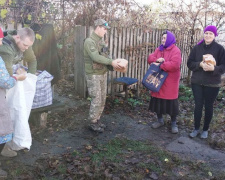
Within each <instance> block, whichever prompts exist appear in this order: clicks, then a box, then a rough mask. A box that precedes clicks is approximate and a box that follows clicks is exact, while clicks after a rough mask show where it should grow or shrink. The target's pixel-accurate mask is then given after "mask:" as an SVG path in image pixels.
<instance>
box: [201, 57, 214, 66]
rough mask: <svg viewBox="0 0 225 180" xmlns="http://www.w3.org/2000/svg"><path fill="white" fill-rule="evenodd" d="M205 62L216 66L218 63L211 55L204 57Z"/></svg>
mask: <svg viewBox="0 0 225 180" xmlns="http://www.w3.org/2000/svg"><path fill="white" fill-rule="evenodd" d="M203 62H205V63H207V64H212V65H214V66H216V61H215V59H214V57H213V56H212V55H211V54H205V55H203Z"/></svg>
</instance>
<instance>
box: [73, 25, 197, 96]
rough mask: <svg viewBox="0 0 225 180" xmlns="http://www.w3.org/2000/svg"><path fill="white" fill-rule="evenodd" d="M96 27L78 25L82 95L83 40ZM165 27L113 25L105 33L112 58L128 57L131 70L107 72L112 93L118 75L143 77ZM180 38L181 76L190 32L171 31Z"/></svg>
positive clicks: (83, 89) (77, 55)
mask: <svg viewBox="0 0 225 180" xmlns="http://www.w3.org/2000/svg"><path fill="white" fill-rule="evenodd" d="M92 31H93V28H91V27H83V26H77V27H75V46H74V47H75V63H74V64H75V67H74V70H75V72H74V74H75V89H76V91H77V93H78V95H79V96H81V97H86V95H87V89H86V82H85V72H84V59H83V42H84V39H85V38H86V37H88V36H89V35H90V34H91V32H92ZM162 32H163V30H160V29H155V30H152V31H151V32H144V31H143V30H142V29H140V28H111V30H110V31H109V32H108V34H107V36H106V39H105V40H106V41H108V45H109V51H110V56H111V57H113V58H124V59H127V60H128V62H129V64H128V71H127V72H126V73H120V72H116V71H110V72H109V73H108V89H107V91H108V93H109V94H110V93H111V88H112V86H111V82H112V80H113V79H114V78H118V77H123V76H124V77H132V78H137V79H138V80H139V84H141V80H142V78H143V76H144V74H145V72H146V71H147V69H148V67H149V65H148V63H147V58H148V55H149V54H151V53H152V52H153V51H154V50H155V49H156V48H157V47H158V46H159V45H160V44H161V36H162ZM172 32H173V33H174V34H175V36H176V40H177V46H178V47H179V48H180V49H181V52H182V65H181V78H182V79H183V78H185V77H187V74H188V69H187V66H186V63H187V58H188V55H189V53H190V36H191V35H190V32H188V31H187V32H179V31H172ZM200 38H201V37H200V35H199V33H198V34H196V35H195V38H194V41H195V42H197V41H198V40H199V39H200Z"/></svg>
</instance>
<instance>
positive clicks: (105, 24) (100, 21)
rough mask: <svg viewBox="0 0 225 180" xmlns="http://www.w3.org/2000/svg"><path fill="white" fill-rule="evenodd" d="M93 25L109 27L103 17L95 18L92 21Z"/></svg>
mask: <svg viewBox="0 0 225 180" xmlns="http://www.w3.org/2000/svg"><path fill="white" fill-rule="evenodd" d="M94 24H95V26H104V27H105V28H107V29H110V27H109V24H108V23H107V22H106V21H105V20H104V19H97V20H95V22H94Z"/></svg>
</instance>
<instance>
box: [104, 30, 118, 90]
mask: <svg viewBox="0 0 225 180" xmlns="http://www.w3.org/2000/svg"><path fill="white" fill-rule="evenodd" d="M114 31H115V28H114V27H112V28H111V29H110V31H109V32H108V33H107V36H106V37H107V39H108V40H107V41H108V43H109V56H110V57H112V59H114V58H116V57H115V55H114V54H113V51H114V47H113V45H114V44H113V37H114V35H113V33H114ZM114 74H115V71H109V72H108V74H107V82H108V86H107V87H108V88H107V93H108V94H111V92H112V81H113V78H114Z"/></svg>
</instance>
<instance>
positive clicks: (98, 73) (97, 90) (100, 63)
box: [84, 19, 120, 132]
mask: <svg viewBox="0 0 225 180" xmlns="http://www.w3.org/2000/svg"><path fill="white" fill-rule="evenodd" d="M94 24H95V30H94V32H93V33H92V34H91V36H90V37H89V38H87V39H86V40H85V42H84V60H85V73H86V80H87V88H88V93H89V96H90V97H91V105H90V111H89V118H88V119H89V121H90V122H91V124H90V128H91V129H92V130H94V131H97V132H103V131H104V128H105V125H104V124H102V123H100V121H99V119H100V117H101V114H102V112H103V110H104V106H105V101H106V89H107V71H108V68H107V65H111V66H113V67H114V68H120V66H119V65H118V64H117V63H116V62H115V61H113V60H112V59H111V58H109V57H108V56H107V55H106V54H105V53H104V49H105V43H104V41H103V39H102V38H103V37H104V35H105V34H106V33H107V30H108V29H110V27H109V26H108V23H107V22H106V21H105V20H103V19H98V20H96V21H95V22H94Z"/></svg>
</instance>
